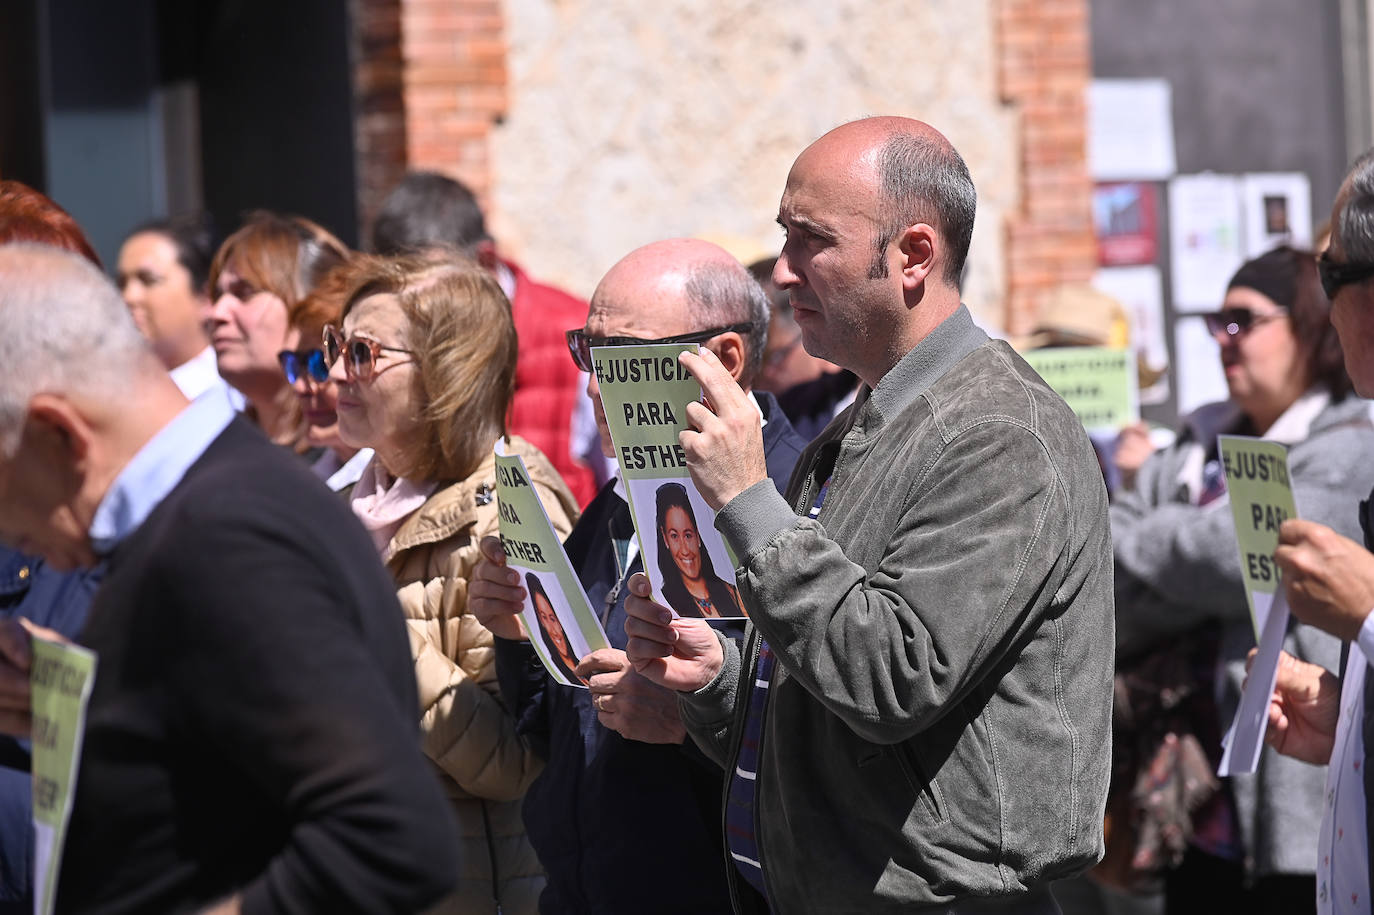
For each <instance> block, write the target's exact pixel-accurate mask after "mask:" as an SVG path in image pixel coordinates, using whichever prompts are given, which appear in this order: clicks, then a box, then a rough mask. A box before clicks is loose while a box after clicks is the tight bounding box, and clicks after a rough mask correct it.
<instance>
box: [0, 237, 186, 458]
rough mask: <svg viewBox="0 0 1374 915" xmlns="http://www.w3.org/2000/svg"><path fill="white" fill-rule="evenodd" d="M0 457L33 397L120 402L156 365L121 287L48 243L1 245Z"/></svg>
mask: <svg viewBox="0 0 1374 915" xmlns="http://www.w3.org/2000/svg"><path fill="white" fill-rule="evenodd" d="M0 327H4V328H5V332H4V333H3V334H0V366H4V371H3V372H0V457H3V456H9V455H12V454H13V453H14V450H15V448H16V447H17V446H18V441H19V434H20V430H21V428H22V426H23V423H24V417H25V414H26V412H27V410H28V404H29V401H30V400H31V399H32V398H33V396H34V395H35V394H38V393H59V394H69V395H78V396H89V397H104V398H107V399H113V398H118V397H120V396H122V395H123V394H124V393H125V392H127V391H128V389H129V387H130V382H131V380H132V379H133V378H134V377H135V376H136V375H137V373H139V372H153V373H162V369H161V363H159V362H158V361H157V359H156V357H155V356H154V355H153V353H152V350H151V349H149V347H148V343H147V341H146V340H145V339H144V338H143V335H142V334H141V333H139V332H138V328H137V327H135V326H134V322H133V319H132V318H131V317H130V315H129V309H128V308H127V307H126V306H125V305H124V300H123V299H122V298H120V295H119V290H117V289H115V287H114V285H113V284H112V283H111V282H110V281H109V280H108V279H107V278H106V277H105V275H104V274H103V273H101V272H100V271H99V270H98V269H96V267H95V266H93V265H92V264H90V263H89V262H88V261H86V260H85V259H84V258H81V257H78V256H77V255H75V254H72V253H71V252H68V251H63V250H61V249H58V248H53V247H50V246H47V245H35V244H9V245H0Z"/></svg>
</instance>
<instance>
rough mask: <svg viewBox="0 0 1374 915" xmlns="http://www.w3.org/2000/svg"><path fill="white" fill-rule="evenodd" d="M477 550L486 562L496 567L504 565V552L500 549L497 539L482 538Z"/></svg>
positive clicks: (499, 541)
mask: <svg viewBox="0 0 1374 915" xmlns="http://www.w3.org/2000/svg"><path fill="white" fill-rule="evenodd" d="M477 548H478V549H479V550H481V551H482V555H483V556H485V557H486V559H487V561H488V562H491V563H494V564H495V565H498V566H503V565H505V564H506V551H505V550H504V549H502V548H501V539H500V538H499V537H483V538H482V539H481V541H480V542H478V544H477Z"/></svg>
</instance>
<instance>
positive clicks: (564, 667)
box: [525, 572, 583, 683]
mask: <svg viewBox="0 0 1374 915" xmlns="http://www.w3.org/2000/svg"><path fill="white" fill-rule="evenodd" d="M525 586H526V587H527V588H528V589H529V592H530V603H532V604H533V605H534V613H535V616H537V617H538V618H539V635H540V638H541V639H543V642H544V648H545V649H546V651H547V652H548V655H549V658H550V659H551V660H552V661H553V663H554V664H555V665H556V666H557V667H558V670H559V672H560V673H562V674H563V676H564V677H565V678H566V679H567V681H568V682H569V683H581V682H583V681H582V679H581V678H580V677H578V676H577V674H575V673H573V668H575V667H577V662H578V660H579V659H578V657H577V655H576V654H574V653H573V647H572V642H571V641H569V640H568V633H567V631H566V630H564V628H563V621H562V620H560V619H559V618H558V612H557V611H556V610H554V609H553V601H551V600H549V595H548V593H547V592H546V591H545V590H544V583H543V582H542V581H540V580H539V578H538V576H536V575H535V574H534V573H533V572H526V573H525Z"/></svg>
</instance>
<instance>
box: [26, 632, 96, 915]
mask: <svg viewBox="0 0 1374 915" xmlns="http://www.w3.org/2000/svg"><path fill="white" fill-rule="evenodd" d="M32 645H33V666H32V667H31V668H30V670H29V685H30V689H31V691H32V694H31V695H32V698H31V703H32V705H31V708H32V711H33V761H32V767H33V829H34V854H33V886H34V901H33V910H34V913H35V915H47V913H49V912H52V911H53V905H54V902H55V901H56V900H55V896H56V893H57V874H58V870H59V868H60V867H61V865H62V845H63V842H64V841H65V840H66V833H67V819H68V818H69V817H70V816H71V812H72V797H73V795H74V794H75V793H76V772H77V766H78V764H79V763H80V761H81V739H82V737H83V736H84V734H85V732H86V702H87V701H88V700H89V699H90V697H91V687H92V686H94V685H95V654H94V653H93V652H91V651H87V650H86V649H84V648H79V647H77V646H75V645H67V644H64V643H61V642H50V641H47V640H45V639H39V638H35V639H34V640H33V642H32Z"/></svg>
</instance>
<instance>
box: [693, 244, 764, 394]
mask: <svg viewBox="0 0 1374 915" xmlns="http://www.w3.org/2000/svg"><path fill="white" fill-rule="evenodd" d="M685 292H686V294H687V298H688V299H689V300H690V301H691V303H692V306H693V309H694V311H695V314H694V315H693V318H694V320H693V325H695V326H699V327H700V328H701V329H702V330H708V329H710V328H712V327H727V326H729V325H731V324H743V323H745V322H746V321H747V322H749V323H750V324H753V325H754V326H753V328H752V329H751V330H750V331H749V332H748V333H745V334H743V337H744V371H743V372H742V373H741V375H740V378H739V382H740V386H741V387H744V388H748V387H749V386H750V385H751V384H753V382H754V378H755V377H756V376H757V375H758V373H759V369H760V368H761V367H762V366H763V351H764V349H765V348H766V347H767V345H768V294H767V293H766V292H764V291H763V287H762V286H760V285H759V283H758V280H756V279H754V278H753V277H752V276H750V275H749V271H748V270H746V269H745V268H744V265H743V264H738V263H737V264H735V265H734V266H731V265H729V264H726V263H721V262H716V261H704V262H702V263H699V264H693V265H692V266H691V267H689V268H688V272H687V282H686V284H685Z"/></svg>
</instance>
